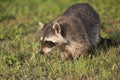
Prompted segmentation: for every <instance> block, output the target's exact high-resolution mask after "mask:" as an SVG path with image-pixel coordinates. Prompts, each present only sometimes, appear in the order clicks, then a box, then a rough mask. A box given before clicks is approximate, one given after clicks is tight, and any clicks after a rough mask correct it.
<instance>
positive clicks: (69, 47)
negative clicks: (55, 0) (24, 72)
mask: <svg viewBox="0 0 120 80" xmlns="http://www.w3.org/2000/svg"><path fill="white" fill-rule="evenodd" d="M39 24H40V26H41V28H42V29H41V51H40V53H41V54H49V53H50V52H51V51H52V50H54V49H58V50H59V51H60V56H61V58H62V59H63V60H65V59H68V58H69V57H72V58H73V59H76V58H77V57H78V56H80V55H81V54H84V53H85V52H86V51H87V50H89V49H92V48H94V47H97V45H98V44H99V42H100V41H101V37H100V19H99V15H98V13H97V12H96V11H95V10H94V9H93V8H92V7H91V6H90V5H89V4H88V3H77V4H74V5H72V6H71V7H69V8H68V9H67V10H66V11H65V12H64V13H63V14H62V15H60V16H59V17H57V18H56V19H54V20H53V21H51V22H50V23H48V24H43V23H41V22H39Z"/></svg>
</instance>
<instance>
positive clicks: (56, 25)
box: [53, 22, 61, 33]
mask: <svg viewBox="0 0 120 80" xmlns="http://www.w3.org/2000/svg"><path fill="white" fill-rule="evenodd" d="M53 29H54V30H55V33H61V27H60V24H59V23H57V22H56V23H54V25H53Z"/></svg>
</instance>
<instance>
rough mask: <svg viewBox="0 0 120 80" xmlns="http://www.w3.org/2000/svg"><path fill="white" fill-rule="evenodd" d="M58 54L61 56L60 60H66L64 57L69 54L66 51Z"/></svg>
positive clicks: (66, 57) (67, 56)
mask: <svg viewBox="0 0 120 80" xmlns="http://www.w3.org/2000/svg"><path fill="white" fill-rule="evenodd" d="M60 56H61V58H62V61H64V60H66V59H68V58H69V55H68V54H67V53H66V52H62V53H61V54H60Z"/></svg>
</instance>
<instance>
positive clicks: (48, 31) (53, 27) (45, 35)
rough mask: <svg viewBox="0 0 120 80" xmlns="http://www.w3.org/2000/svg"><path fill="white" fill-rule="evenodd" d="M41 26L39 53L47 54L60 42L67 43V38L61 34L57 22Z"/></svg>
mask: <svg viewBox="0 0 120 80" xmlns="http://www.w3.org/2000/svg"><path fill="white" fill-rule="evenodd" d="M39 24H40V25H41V26H42V31H41V53H42V54H47V53H49V52H50V51H51V50H53V49H54V48H56V46H59V45H61V44H62V43H67V40H66V39H65V38H64V37H63V35H62V31H61V30H62V29H61V26H60V25H59V23H54V24H47V25H43V24H41V23H39Z"/></svg>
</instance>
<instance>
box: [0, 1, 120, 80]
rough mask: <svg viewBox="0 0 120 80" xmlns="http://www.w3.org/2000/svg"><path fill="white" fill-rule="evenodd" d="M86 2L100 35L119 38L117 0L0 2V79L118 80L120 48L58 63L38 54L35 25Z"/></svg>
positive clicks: (119, 22)
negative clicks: (97, 21)
mask: <svg viewBox="0 0 120 80" xmlns="http://www.w3.org/2000/svg"><path fill="white" fill-rule="evenodd" d="M78 2H87V3H89V4H90V5H92V6H93V7H94V9H95V10H96V11H97V12H98V13H99V15H100V18H101V25H102V26H103V27H102V30H101V35H102V36H103V37H105V38H112V39H120V10H119V9H120V5H119V4H120V0H115V1H114V0H0V80H120V46H118V47H110V48H108V49H107V50H104V49H97V50H95V55H93V56H92V57H93V58H90V57H89V55H87V56H81V57H80V58H79V59H78V60H75V61H71V60H66V61H64V62H62V61H61V58H60V57H59V55H58V52H57V51H56V52H53V53H54V54H52V55H50V56H44V55H40V54H39V48H40V42H39V37H40V34H39V32H38V29H39V25H38V22H39V21H41V22H45V23H47V22H49V21H51V20H53V19H55V18H56V17H57V16H58V15H60V14H62V13H63V12H64V11H65V10H66V9H67V8H68V7H69V6H71V5H72V4H74V3H78Z"/></svg>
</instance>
